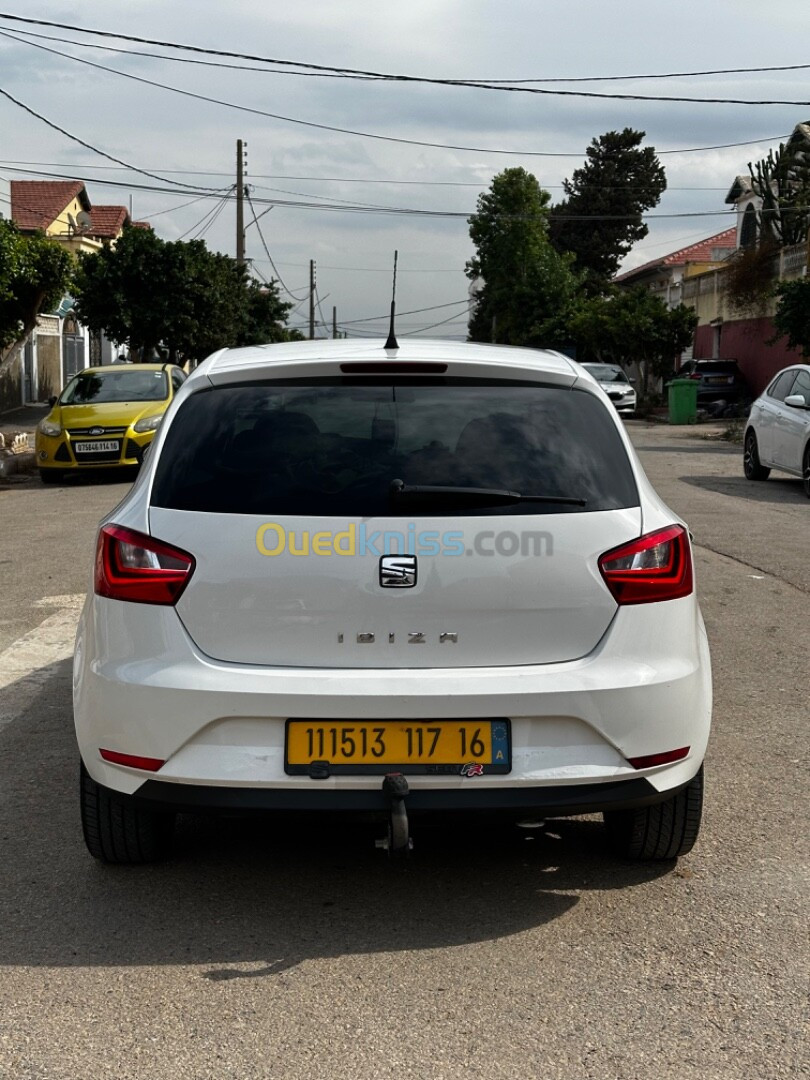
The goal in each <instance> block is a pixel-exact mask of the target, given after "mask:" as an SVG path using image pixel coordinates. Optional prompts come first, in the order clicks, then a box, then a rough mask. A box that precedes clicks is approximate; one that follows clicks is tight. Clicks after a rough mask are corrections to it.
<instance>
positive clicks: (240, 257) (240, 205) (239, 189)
mask: <svg viewBox="0 0 810 1080" xmlns="http://www.w3.org/2000/svg"><path fill="white" fill-rule="evenodd" d="M246 159H247V143H243V142H242V140H241V139H237V140H236V262H237V265H238V266H244V264H245V175H244V166H245V161H246Z"/></svg>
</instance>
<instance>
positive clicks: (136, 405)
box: [36, 364, 186, 484]
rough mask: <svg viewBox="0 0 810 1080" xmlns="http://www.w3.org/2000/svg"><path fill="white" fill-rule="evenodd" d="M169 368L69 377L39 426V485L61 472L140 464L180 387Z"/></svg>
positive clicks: (108, 369)
mask: <svg viewBox="0 0 810 1080" xmlns="http://www.w3.org/2000/svg"><path fill="white" fill-rule="evenodd" d="M185 378H186V376H185V373H184V372H183V371H182V370H181V369H180V368H179V367H176V366H175V365H174V364H126V365H124V364H110V365H108V366H105V367H93V368H85V369H84V371H80V372H79V373H78V374H77V375H75V376H74V377H73V378H72V379H71V380H70V382H69V383H68V384H67V386H66V387H65V389H64V390H63V391H62V393H61V394H60V395H59V397H58V398H54V399H52V402H51V404H52V409H51V411H50V412H49V413H48V415H47V416H46V417H45V419H44V420H42V421H40V423H39V425H38V427H37V434H36V460H37V467H38V468H39V475H40V477H41V478H42V482H43V483H45V484H54V483H57V482H58V481H59V480H61V479H62V477H63V475H64V474H65V473H66V472H69V471H74V470H77V469H87V468H91V469H96V468H100V467H101V468H109V467H120V466H122V465H140V463H141V459H142V457H143V452H144V450H145V449H146V447H147V446H148V445H149V443H150V442H151V441H152V439H153V438H154V435H155V432H156V431H157V429H158V425H159V424H160V421H161V420H162V419H163V414H164V412H165V411H166V409H167V408H168V406H169V404H170V402H171V400H172V398H173V397H174V395H175V394H176V393H177V391H178V390H179V389H180V387H181V386H182V385H183V382H184V381H185Z"/></svg>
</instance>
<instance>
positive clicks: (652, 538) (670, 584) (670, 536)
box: [599, 525, 694, 604]
mask: <svg viewBox="0 0 810 1080" xmlns="http://www.w3.org/2000/svg"><path fill="white" fill-rule="evenodd" d="M599 569H600V571H601V573H602V577H603V578H604V579H605V583H606V584H607V587H608V588H609V589H610V591H611V593H612V594H613V598H614V599H615V601H616V603H617V604H652V603H656V602H657V601H660V600H677V599H679V598H680V597H682V596H689V594H690V593H691V592H692V590H693V588H694V577H693V574H692V553H691V551H690V549H689V540H688V539H687V535H686V529H684V527H683V526H682V525H670V526H669V527H668V528H666V529H659V530H657V531H656V532H652V533H647V535H646V536H641V537H639V538H638V540H631V541H630V543H629V544H622V546H621V547H617V548H613V550H612V551H606V552H605V554H604V555H602V556H601V557H600V559H599Z"/></svg>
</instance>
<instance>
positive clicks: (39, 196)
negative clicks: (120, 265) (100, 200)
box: [11, 180, 149, 254]
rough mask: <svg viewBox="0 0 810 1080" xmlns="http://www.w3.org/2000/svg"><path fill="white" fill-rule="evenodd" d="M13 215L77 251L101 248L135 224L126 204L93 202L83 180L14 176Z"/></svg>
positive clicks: (25, 226)
mask: <svg viewBox="0 0 810 1080" xmlns="http://www.w3.org/2000/svg"><path fill="white" fill-rule="evenodd" d="M11 216H12V218H13V219H14V221H15V222H16V223H17V226H18V227H19V228H20V230H21V231H22V232H35V231H40V232H44V233H45V235H46V236H51V237H53V238H54V239H55V240H58V241H59V243H60V244H61V245H62V246H63V247H66V248H67V249H68V250H69V251H71V252H72V253H73V254H78V252H80V251H99V250H100V249H101V246H102V244H105V243H113V242H114V241H115V240H117V239H118V237H119V236H120V235H121V233H122V232H123V230H124V228H125V226H127V225H131V224H134V223H133V222H132V221H131V220H130V216H129V211H128V210H127V208H126V207H125V206H109V205H101V204H93V203H91V202H90V197H89V196H88V194H87V190H86V188H85V186H84V184H83V183H82V182H81V180H12V181H11ZM138 226H139V227H140V228H143V227H146V228H149V225H148V224H147V223H146V222H139V223H138Z"/></svg>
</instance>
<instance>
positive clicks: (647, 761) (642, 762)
mask: <svg viewBox="0 0 810 1080" xmlns="http://www.w3.org/2000/svg"><path fill="white" fill-rule="evenodd" d="M688 753H689V747H688V746H681V747H680V748H679V749H678V750H665V751H664V752H663V753H662V754H647V755H646V757H631V758H628V759H627V760H628V761H629V762H630V764H631V765H632V766H633V768H634V769H651V768H652V767H653V765H669V764H671V763H672V762H673V761H682V760H683V758H685V757H686V755H687V754H688Z"/></svg>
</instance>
